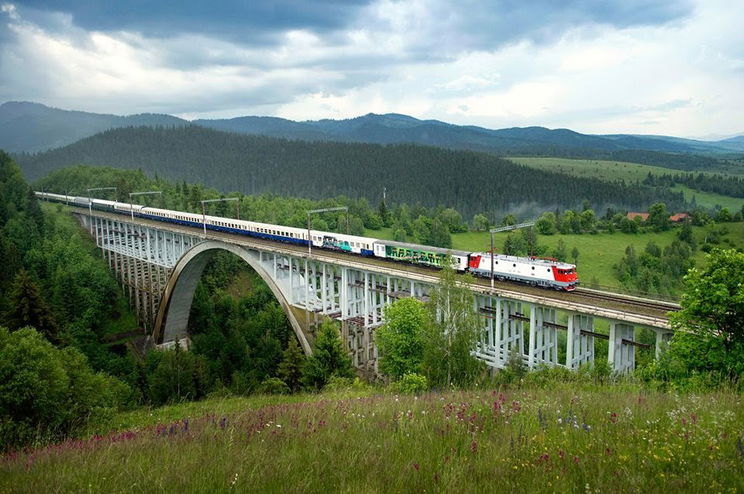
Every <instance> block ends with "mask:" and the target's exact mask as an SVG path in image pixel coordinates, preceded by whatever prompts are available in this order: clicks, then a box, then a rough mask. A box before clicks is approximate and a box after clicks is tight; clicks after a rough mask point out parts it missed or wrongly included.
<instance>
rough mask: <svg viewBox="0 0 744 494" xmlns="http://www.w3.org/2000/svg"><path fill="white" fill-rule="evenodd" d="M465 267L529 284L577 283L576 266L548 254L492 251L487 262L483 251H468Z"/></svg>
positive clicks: (562, 285)
mask: <svg viewBox="0 0 744 494" xmlns="http://www.w3.org/2000/svg"><path fill="white" fill-rule="evenodd" d="M468 270H469V271H470V272H471V273H473V274H475V275H477V276H483V277H486V278H490V277H491V272H492V270H493V276H494V278H496V279H497V280H499V281H503V280H511V281H519V282H521V283H528V284H530V285H533V286H543V287H549V288H555V289H556V290H567V291H572V290H575V289H576V286H577V285H578V284H579V279H578V275H577V273H576V266H575V265H573V264H567V263H565V262H560V261H558V260H557V259H552V258H539V257H515V256H506V255H501V254H496V255H495V256H493V263H492V262H491V254H490V253H487V252H478V253H472V254H470V256H469V259H468Z"/></svg>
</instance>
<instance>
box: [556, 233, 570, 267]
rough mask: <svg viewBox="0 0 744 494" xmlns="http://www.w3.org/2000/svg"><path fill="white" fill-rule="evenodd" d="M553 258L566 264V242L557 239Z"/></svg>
mask: <svg viewBox="0 0 744 494" xmlns="http://www.w3.org/2000/svg"><path fill="white" fill-rule="evenodd" d="M553 257H555V258H556V259H558V260H559V261H561V262H566V259H568V251H567V250H566V242H564V241H563V239H562V238H560V239H558V245H556V247H555V249H554V250H553Z"/></svg>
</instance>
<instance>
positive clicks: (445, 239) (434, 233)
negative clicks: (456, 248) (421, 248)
mask: <svg viewBox="0 0 744 494" xmlns="http://www.w3.org/2000/svg"><path fill="white" fill-rule="evenodd" d="M427 243H428V245H433V246H434V247H444V248H445V249H449V248H451V247H452V236H451V235H450V231H449V229H448V228H447V225H445V224H444V223H442V222H441V221H439V220H438V219H434V220H433V221H432V222H431V230H430V231H429V238H428V242H427Z"/></svg>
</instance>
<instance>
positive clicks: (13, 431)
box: [0, 327, 131, 450]
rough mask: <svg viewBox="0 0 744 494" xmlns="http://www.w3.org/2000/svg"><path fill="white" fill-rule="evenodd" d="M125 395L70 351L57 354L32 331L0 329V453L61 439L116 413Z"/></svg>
mask: <svg viewBox="0 0 744 494" xmlns="http://www.w3.org/2000/svg"><path fill="white" fill-rule="evenodd" d="M130 391H131V390H129V388H128V386H127V385H125V384H124V383H122V382H121V381H118V380H117V379H114V378H112V377H109V376H105V375H103V374H96V373H94V372H93V371H92V370H91V368H90V366H89V365H88V362H87V360H86V359H85V357H84V356H83V355H82V354H80V352H79V351H77V350H76V349H74V348H65V349H64V350H59V349H57V348H55V347H54V346H53V345H52V344H51V343H49V341H47V340H46V339H44V337H42V336H41V335H40V334H39V333H38V332H37V331H35V330H34V329H33V328H23V329H20V330H18V331H14V332H12V333H11V332H9V331H8V330H7V329H5V328H2V327H0V450H3V449H6V448H11V447H18V446H22V445H24V444H29V443H30V442H32V441H38V440H41V441H45V440H51V439H62V438H64V437H65V436H66V435H68V434H70V433H72V432H74V431H76V430H78V429H79V428H81V427H82V426H84V425H85V424H86V423H87V422H88V421H89V420H95V419H96V418H98V417H100V416H102V415H105V414H106V413H110V412H111V411H113V410H116V409H117V408H118V407H119V405H120V404H121V403H122V402H123V400H124V399H125V397H126V396H127V395H128V394H129V393H130Z"/></svg>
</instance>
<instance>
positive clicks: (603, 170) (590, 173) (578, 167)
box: [508, 157, 744, 212]
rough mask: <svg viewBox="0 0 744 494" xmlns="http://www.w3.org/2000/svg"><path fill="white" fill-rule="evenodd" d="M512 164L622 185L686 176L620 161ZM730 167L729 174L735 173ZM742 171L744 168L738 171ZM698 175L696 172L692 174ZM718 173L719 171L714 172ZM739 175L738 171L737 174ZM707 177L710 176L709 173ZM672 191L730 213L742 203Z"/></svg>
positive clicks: (523, 161) (548, 160) (560, 160)
mask: <svg viewBox="0 0 744 494" xmlns="http://www.w3.org/2000/svg"><path fill="white" fill-rule="evenodd" d="M508 159H509V160H510V161H513V162H514V163H518V164H520V165H524V166H528V167H530V168H538V169H540V170H548V171H554V172H558V173H563V174H567V175H573V176H575V177H586V178H597V179H600V180H607V181H613V180H624V181H626V182H635V181H636V180H638V181H643V179H645V178H646V177H647V176H648V174H649V173H651V174H652V175H670V174H672V175H674V174H678V173H686V172H685V171H683V170H674V169H671V168H662V167H658V166H649V165H641V164H638V163H626V162H622V161H603V160H579V159H568V158H534V157H510V158H508ZM734 170H736V168H732V170H731V172H730V174H735V173H734ZM742 170H744V169H742ZM694 173H698V172H694ZM716 173H717V174H720V172H716ZM739 174H741V171H739ZM709 175H713V173H710V174H709ZM672 190H674V191H682V192H683V193H684V195H685V200H686V201H691V200H692V197H693V196H695V201H696V202H697V203H698V204H699V205H700V206H703V207H706V208H713V207H715V206H716V205H720V206H721V207H725V208H729V209H730V210H731V211H732V212H735V211H738V210H739V209H740V208H741V206H742V204H744V200H743V199H740V198H735V197H729V196H724V195H721V194H715V193H711V192H702V191H699V192H698V191H694V190H692V189H690V188H689V187H686V186H683V185H676V186H674V187H672Z"/></svg>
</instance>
